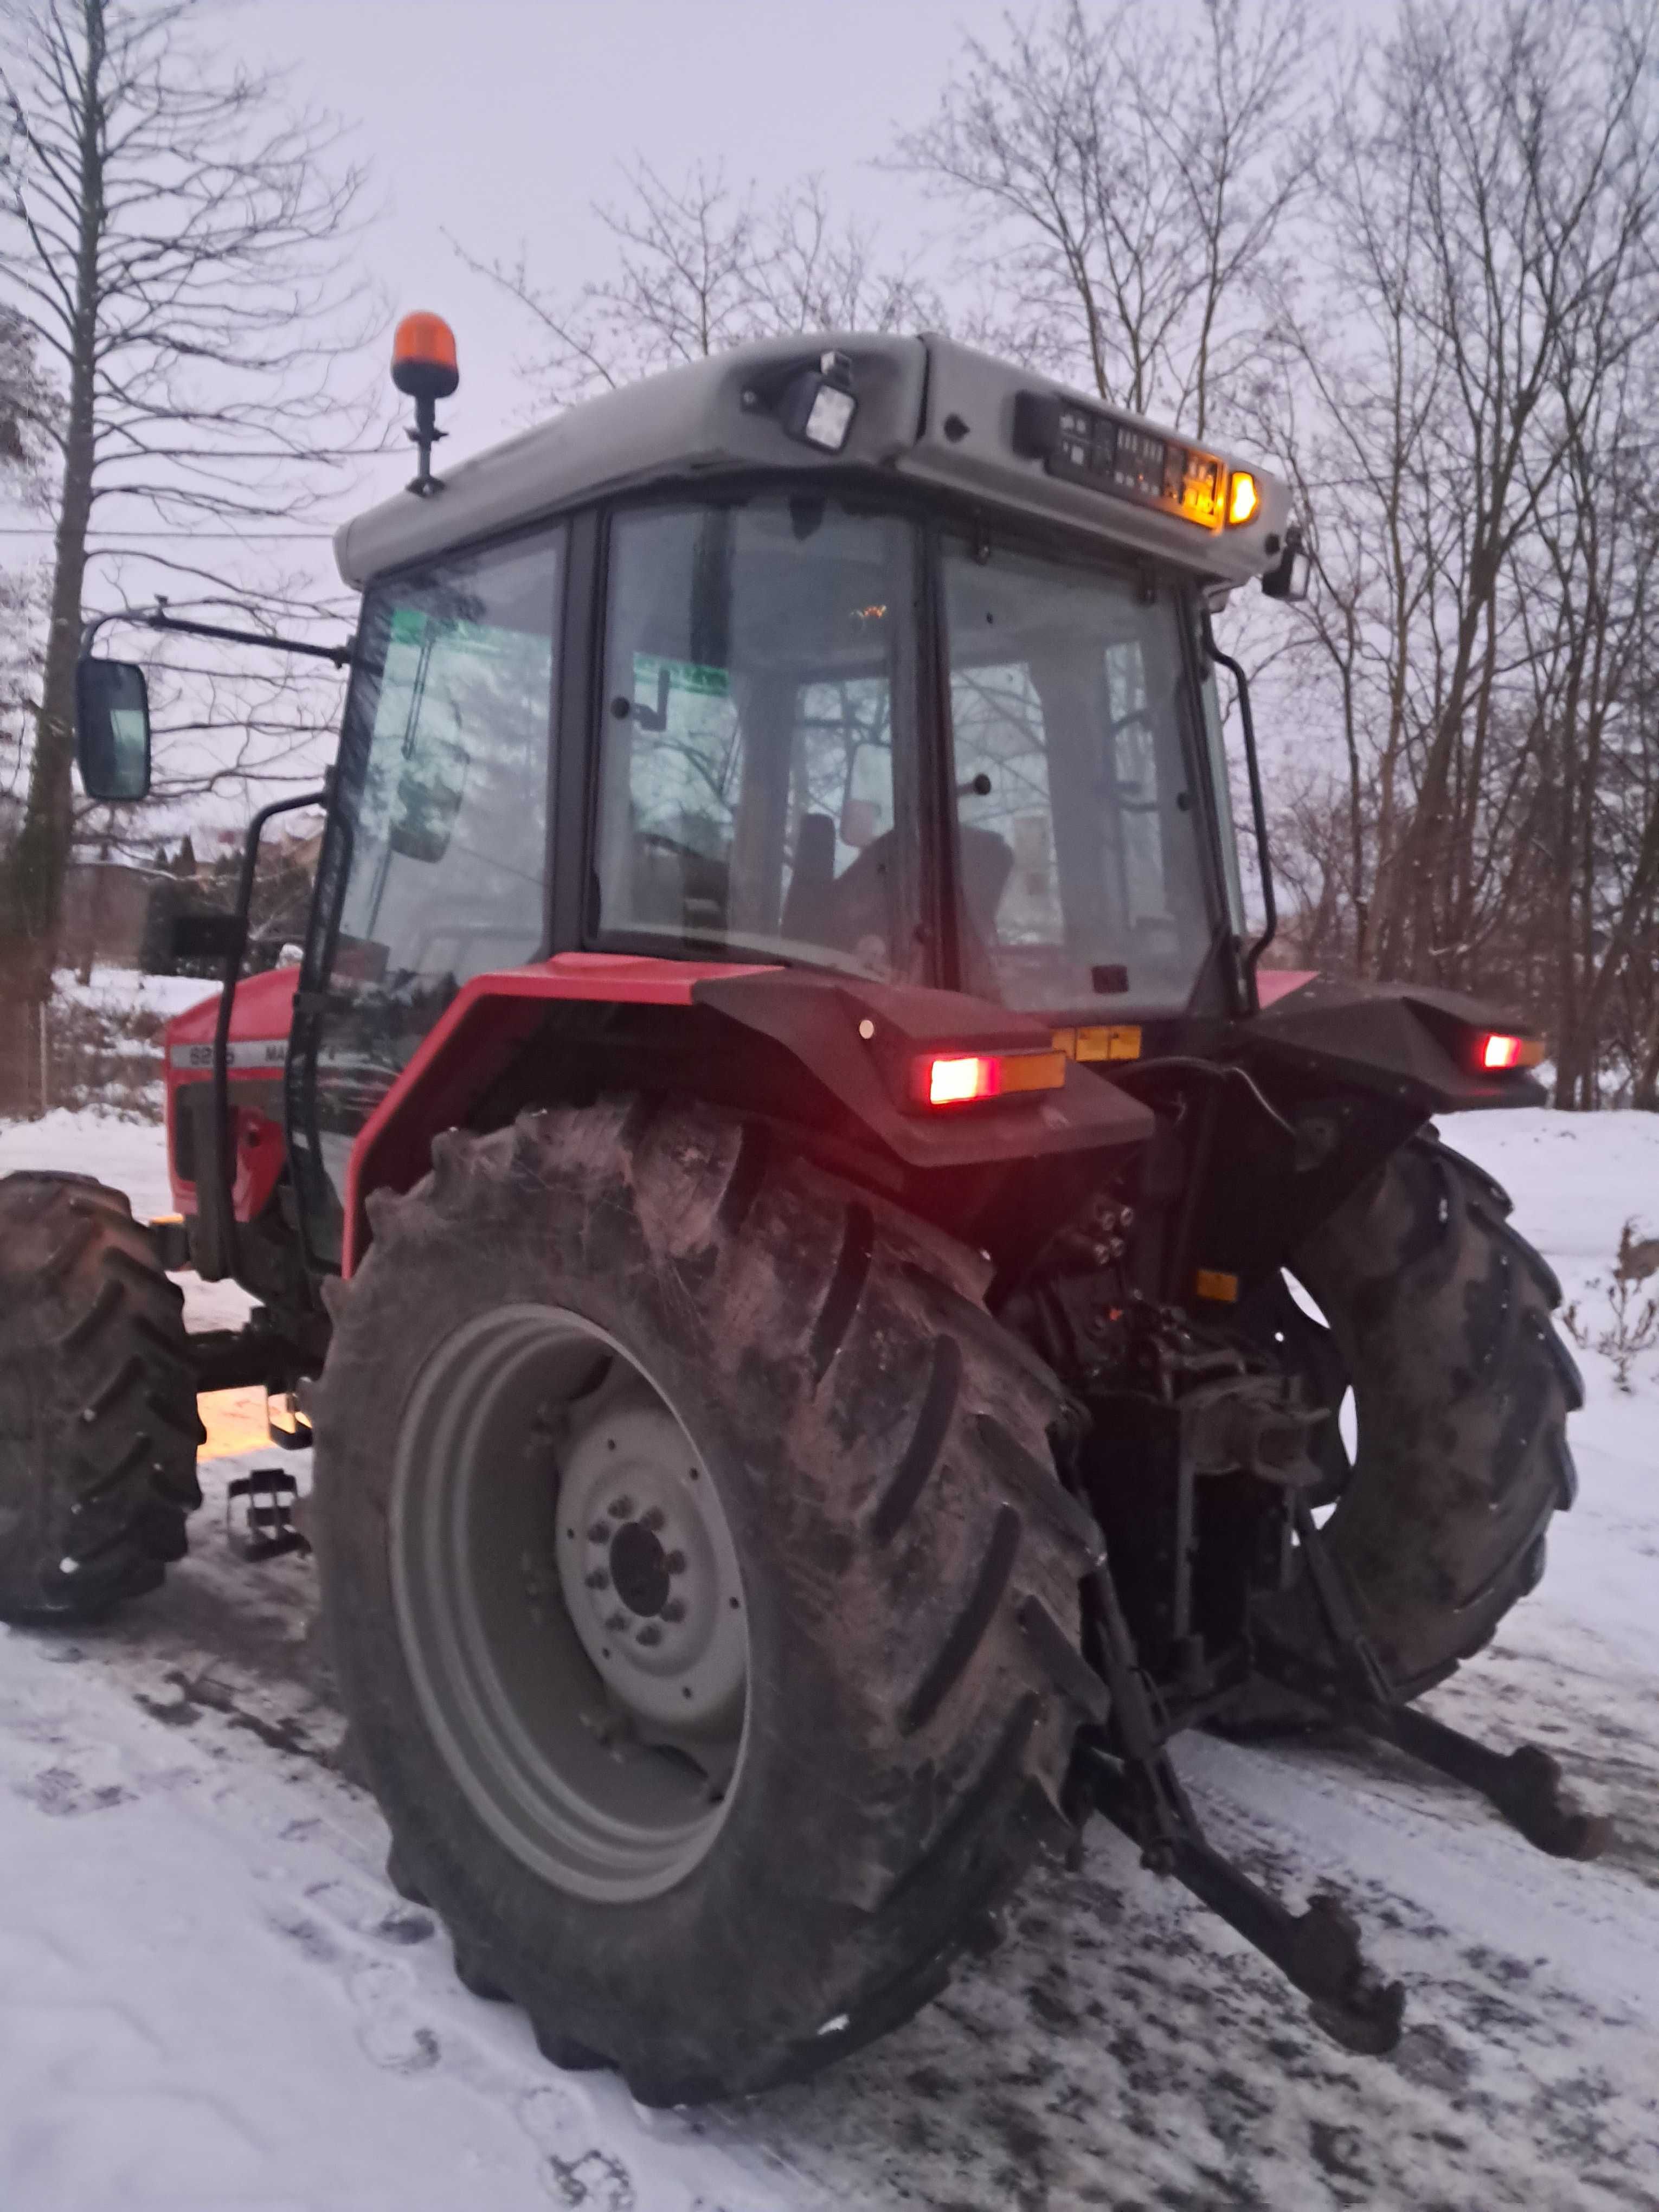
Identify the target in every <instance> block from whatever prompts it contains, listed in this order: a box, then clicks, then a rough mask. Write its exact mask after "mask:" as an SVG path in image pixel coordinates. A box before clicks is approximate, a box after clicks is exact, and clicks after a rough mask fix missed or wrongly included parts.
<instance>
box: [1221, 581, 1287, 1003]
mask: <svg viewBox="0 0 1659 2212" xmlns="http://www.w3.org/2000/svg"><path fill="white" fill-rule="evenodd" d="M1203 621H1204V650H1205V652H1206V653H1207V654H1208V655H1209V657H1210V659H1212V660H1213V661H1214V662H1215V663H1216V665H1217V666H1218V667H1220V668H1225V669H1226V670H1227V671H1228V672H1229V673H1230V674H1231V677H1232V679H1233V682H1234V684H1236V685H1237V693H1238V719H1239V720H1240V722H1241V723H1242V725H1243V732H1244V765H1245V768H1246V769H1247V770H1248V772H1249V784H1250V813H1251V817H1252V818H1253V821H1254V824H1255V854H1256V865H1257V867H1258V870H1259V872H1260V874H1261V908H1262V929H1261V935H1260V936H1259V937H1258V938H1257V939H1255V943H1254V944H1252V945H1249V947H1248V948H1247V950H1246V951H1245V954H1244V976H1245V981H1246V982H1247V983H1248V985H1249V993H1250V1005H1251V1007H1252V1009H1253V1010H1254V1011H1256V1012H1259V1011H1260V1009H1261V994H1260V992H1259V991H1258V989H1257V987H1256V980H1255V971H1256V965H1257V963H1258V962H1259V961H1260V960H1261V956H1262V954H1263V953H1264V952H1265V951H1267V947H1268V946H1269V945H1271V944H1272V943H1273V939H1274V938H1275V937H1276V936H1277V934H1278V933H1279V903H1278V901H1277V900H1276V899H1275V898H1274V896H1273V860H1272V858H1271V856H1270V855H1269V853H1268V850H1267V801H1266V799H1264V798H1263V797H1262V794H1261V760H1260V758H1259V757H1258V756H1257V753H1256V749H1255V716H1254V715H1253V714H1251V712H1250V684H1249V678H1248V677H1247V676H1246V675H1245V673H1244V671H1243V668H1242V667H1241V666H1240V665H1239V663H1238V662H1237V661H1236V660H1235V659H1233V658H1232V656H1231V653H1223V652H1222V651H1221V649H1220V648H1219V647H1218V645H1217V644H1216V641H1215V633H1214V631H1213V630H1212V629H1211V627H1210V611H1209V609H1208V608H1207V607H1206V608H1205V609H1204V611H1203Z"/></svg>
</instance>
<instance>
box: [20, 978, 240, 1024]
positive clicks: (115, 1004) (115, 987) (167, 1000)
mask: <svg viewBox="0 0 1659 2212" xmlns="http://www.w3.org/2000/svg"><path fill="white" fill-rule="evenodd" d="M52 987H53V989H54V990H55V991H56V993H57V994H58V997H59V998H60V999H67V1000H72V1001H73V1002H74V1003H75V1004H76V1006H95V1007H96V1008H97V1009H98V1010H99V1012H107V1013H123V1014H130V1013H145V1014H159V1015H160V1016H161V1018H162V1019H163V1020H164V1021H171V1020H172V1019H173V1016H174V1015H175V1014H182V1013H185V1012H188V1011H189V1010H190V1008H191V1006H200V1005H201V1003H202V1001H203V1000H204V999H211V998H214V997H216V996H217V993H216V990H215V988H214V986H213V985H212V984H211V983H204V981H202V978H201V977H200V976H199V975H140V974H139V973H138V972H137V969H131V968H105V967H96V968H94V969H93V971H92V978H91V981H89V982H86V983H81V982H77V981H76V978H75V974H74V971H73V969H67V968H65V969H59V970H58V974H57V975H54V976H53V978H52Z"/></svg>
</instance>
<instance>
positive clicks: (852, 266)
mask: <svg viewBox="0 0 1659 2212" xmlns="http://www.w3.org/2000/svg"><path fill="white" fill-rule="evenodd" d="M594 212H595V213H596V215H597V216H598V217H599V222H600V224H601V226H602V227H603V228H604V231H605V234H606V236H607V238H608V239H609V240H610V241H611V246H612V247H613V248H614V252H615V259H616V266H615V270H614V272H613V273H612V274H611V276H607V277H605V278H603V279H596V280H593V281H592V282H590V283H586V284H584V285H583V286H582V287H581V288H580V290H579V291H578V292H577V293H576V294H575V295H574V297H572V298H568V299H560V298H557V297H556V296H554V295H550V294H549V293H548V292H546V291H545V290H544V289H542V288H541V287H540V286H539V285H538V283H536V282H535V280H534V278H533V277H532V275H531V273H530V270H529V267H528V264H527V263H526V258H525V256H524V254H523V253H522V252H520V256H519V258H517V260H515V261H512V262H504V261H501V260H483V259H480V258H477V257H476V256H474V255H473V254H471V252H468V251H467V250H466V248H465V246H460V245H459V244H458V245H457V246H456V250H457V252H459V254H460V256H461V258H462V259H463V260H464V261H465V263H466V264H467V266H468V267H469V268H471V269H474V270H477V271H478V272H479V273H480V274H481V275H483V276H488V277H489V278H490V279H491V280H492V281H493V282H494V283H496V284H498V285H500V286H501V289H502V290H503V291H505V292H506V293H507V295H509V297H511V298H512V299H513V300H515V301H517V302H518V303H519V305H520V307H522V308H524V309H525V311H526V313H527V314H528V315H529V317H530V318H531V319H532V323H533V325H534V326H535V328H536V331H537V337H538V349H537V351H536V352H535V354H534V355H533V356H532V358H531V359H530V361H529V362H527V364H526V368H527V373H528V376H529V379H530V381H531V383H532V389H533V390H534V392H535V394H536V397H537V398H538V401H539V402H541V403H543V404H548V405H551V406H555V407H563V406H568V405H569V404H571V403H572V402H573V401H574V400H578V399H582V398H587V397H588V396H590V395H591V394H592V393H593V392H600V391H607V390H609V389H611V387H612V386H616V385H618V384H628V383H630V382H632V381H633V380H635V378H637V377H641V376H647V375H649V374H651V373H652V372H653V370H656V369H662V368H673V367H675V366H676V365H677V364H678V363H679V362H687V361H696V360H700V359H702V357H703V356H706V355H708V354H715V353H723V352H725V351H726V350H727V349H729V348H730V347H732V346H736V345H742V344H744V343H746V342H747V341H748V340H750V339H751V338H757V337H774V336H776V335H777V334H779V333H780V332H786V331H814V330H883V331H886V330H899V329H903V328H912V329H914V328H915V327H917V326H919V325H937V324H938V323H939V321H940V320H942V310H941V308H940V307H939V301H938V300H937V298H936V297H935V295H933V292H932V291H931V290H930V289H928V287H927V284H926V283H925V282H924V281H923V280H922V279H921V277H920V276H919V275H918V273H917V271H916V269H915V265H914V264H909V263H896V264H889V263H887V262H885V261H884V260H883V259H882V258H881V256H880V254H879V252H878V241H877V239H876V236H875V234H874V233H873V232H872V230H871V229H869V228H867V227H865V226H860V225H859V224H857V223H854V222H838V221H837V220H836V217H835V216H834V214H833V212H832V210H831V208H830V204H829V195H828V193H827V191H826V190H825V188H824V185H823V180H822V179H820V178H817V177H806V178H804V179H801V180H799V182H798V183H796V184H794V185H790V186H788V187H787V189H785V190H784V191H781V192H779V193H778V194H777V195H776V196H775V197H773V198H770V199H768V198H763V197H762V196H761V195H760V194H759V193H758V192H757V191H756V189H755V188H754V187H753V186H752V185H751V186H750V187H749V188H748V189H747V190H746V191H736V190H734V189H733V188H732V186H731V185H728V184H727V182H726V177H725V174H724V173H723V171H722V170H721V169H720V168H719V167H713V168H710V167H704V166H703V165H702V164H701V163H700V164H698V165H697V166H696V167H694V168H693V169H692V170H691V172H690V174H689V175H688V176H687V177H686V178H685V179H684V182H683V183H682V184H679V185H671V184H669V183H667V182H665V180H664V179H662V178H661V177H659V175H658V174H657V173H656V172H655V171H654V170H653V168H651V167H649V165H648V164H647V163H646V162H644V161H640V162H636V163H635V165H634V167H632V168H630V169H629V170H628V171H627V173H626V190H625V193H624V196H623V197H622V198H621V199H619V200H614V201H610V202H605V203H602V204H598V205H596V207H595V210H594Z"/></svg>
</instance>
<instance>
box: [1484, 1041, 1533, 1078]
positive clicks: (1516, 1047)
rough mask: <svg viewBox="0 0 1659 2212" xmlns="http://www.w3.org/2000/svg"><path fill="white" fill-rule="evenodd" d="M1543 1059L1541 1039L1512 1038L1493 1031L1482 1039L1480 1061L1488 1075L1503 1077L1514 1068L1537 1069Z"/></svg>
mask: <svg viewBox="0 0 1659 2212" xmlns="http://www.w3.org/2000/svg"><path fill="white" fill-rule="evenodd" d="M1543 1057H1544V1042H1543V1039H1542V1038H1541V1037H1524V1036H1509V1035H1507V1034H1506V1033H1505V1032H1504V1031H1503V1030H1490V1031H1488V1032H1487V1033H1486V1035H1485V1036H1482V1038H1481V1039H1480V1052H1479V1059H1480V1066H1482V1068H1483V1069H1485V1071H1486V1073H1487V1074H1488V1075H1501V1074H1503V1073H1506V1072H1507V1071H1508V1070H1509V1069H1510V1068H1513V1067H1536V1066H1537V1065H1538V1063H1539V1061H1540V1060H1542V1058H1543Z"/></svg>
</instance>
